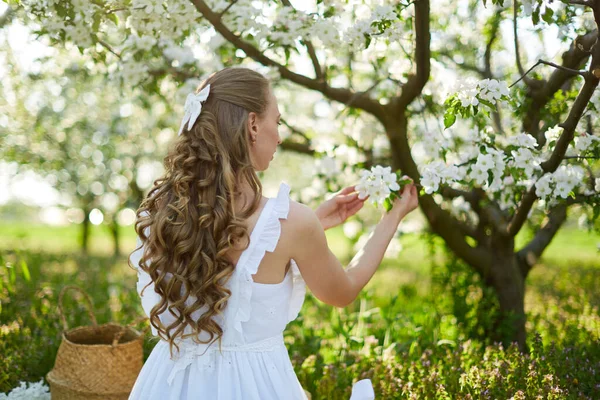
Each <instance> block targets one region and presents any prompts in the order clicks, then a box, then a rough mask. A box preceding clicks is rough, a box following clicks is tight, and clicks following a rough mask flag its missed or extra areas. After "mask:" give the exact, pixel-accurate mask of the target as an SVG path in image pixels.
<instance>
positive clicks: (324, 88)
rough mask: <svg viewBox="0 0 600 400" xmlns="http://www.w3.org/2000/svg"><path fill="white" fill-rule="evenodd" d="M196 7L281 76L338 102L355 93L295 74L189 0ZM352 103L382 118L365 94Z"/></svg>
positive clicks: (196, 0)
mask: <svg viewBox="0 0 600 400" xmlns="http://www.w3.org/2000/svg"><path fill="white" fill-rule="evenodd" d="M190 1H191V2H192V4H194V6H195V7H196V9H197V10H198V11H199V12H200V13H201V14H202V15H203V16H204V18H206V19H207V20H208V22H210V23H211V25H212V26H213V27H214V28H215V30H216V31H217V32H219V33H220V34H221V36H223V37H224V38H225V39H226V40H227V41H229V42H230V43H231V44H233V45H234V46H235V47H236V48H238V49H241V50H243V51H244V52H245V53H246V55H248V57H250V58H252V59H253V60H255V61H257V62H259V63H261V64H262V65H264V66H268V67H275V68H277V70H278V71H279V74H280V75H281V77H282V78H284V79H287V80H290V81H292V82H294V83H296V84H298V85H301V86H304V87H306V88H308V89H312V90H316V91H318V92H321V93H323V95H325V96H326V97H327V98H329V99H331V100H335V101H338V102H340V103H347V102H348V101H349V100H350V99H351V98H352V96H354V95H355V94H356V93H354V92H353V91H351V90H349V89H346V88H334V87H331V86H329V85H327V84H326V83H325V82H324V81H319V80H316V79H312V78H309V77H307V76H304V75H301V74H297V73H295V72H293V71H291V70H289V69H288V68H287V67H286V66H285V65H282V64H280V63H278V62H276V61H275V60H272V59H271V58H269V57H267V56H266V55H265V54H264V53H263V52H261V51H260V50H259V49H258V48H256V47H254V46H253V45H252V44H250V43H248V42H246V41H244V40H243V39H242V38H241V37H239V36H237V35H235V34H234V33H233V32H232V31H231V30H229V28H227V27H226V26H225V25H224V24H223V22H222V21H221V19H220V18H219V15H218V14H216V13H214V12H213V11H212V10H211V9H210V7H208V5H207V4H206V2H205V1H203V0H190ZM353 105H354V107H356V108H360V109H363V110H365V111H367V112H369V113H371V114H373V115H374V116H375V117H376V118H378V119H380V120H381V119H383V118H384V109H383V106H382V105H381V104H379V102H378V101H376V100H374V99H372V98H371V97H369V96H368V95H366V94H364V93H363V94H359V95H358V96H357V97H356V98H355V99H354V101H353Z"/></svg>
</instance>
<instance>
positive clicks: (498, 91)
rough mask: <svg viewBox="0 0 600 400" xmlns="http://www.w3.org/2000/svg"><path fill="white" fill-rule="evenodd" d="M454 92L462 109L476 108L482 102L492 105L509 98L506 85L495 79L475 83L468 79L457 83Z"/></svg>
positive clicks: (473, 80)
mask: <svg viewBox="0 0 600 400" xmlns="http://www.w3.org/2000/svg"><path fill="white" fill-rule="evenodd" d="M455 92H456V96H457V98H458V100H460V103H461V105H462V106H463V107H469V106H478V105H479V103H480V101H482V100H483V101H487V102H489V103H493V102H494V101H498V100H505V99H507V98H508V96H509V91H508V86H506V83H505V82H500V81H498V80H496V79H483V80H481V81H476V80H475V79H473V78H468V79H465V80H464V81H460V82H459V83H458V85H457V87H456V90H455Z"/></svg>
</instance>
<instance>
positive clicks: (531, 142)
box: [508, 133, 537, 149]
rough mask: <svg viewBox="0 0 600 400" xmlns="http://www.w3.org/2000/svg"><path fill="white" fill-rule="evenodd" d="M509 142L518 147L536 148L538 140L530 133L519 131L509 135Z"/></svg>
mask: <svg viewBox="0 0 600 400" xmlns="http://www.w3.org/2000/svg"><path fill="white" fill-rule="evenodd" d="M508 144H512V145H514V146H518V147H526V148H528V149H535V148H536V145H537V141H536V140H535V138H534V137H533V136H531V135H530V134H528V133H519V134H518V135H515V136H511V137H509V138H508Z"/></svg>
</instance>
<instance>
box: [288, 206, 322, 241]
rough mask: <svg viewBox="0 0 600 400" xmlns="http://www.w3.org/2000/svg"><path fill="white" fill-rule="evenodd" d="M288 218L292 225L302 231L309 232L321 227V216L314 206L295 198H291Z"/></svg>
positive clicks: (296, 229)
mask: <svg viewBox="0 0 600 400" xmlns="http://www.w3.org/2000/svg"><path fill="white" fill-rule="evenodd" d="M287 220H288V223H289V225H290V227H291V228H293V229H294V230H295V231H297V232H300V233H307V232H310V231H313V230H314V229H320V228H321V223H320V222H319V218H318V217H317V214H315V212H314V211H313V210H312V208H310V207H309V206H307V205H306V204H302V203H298V202H297V201H294V200H290V210H289V212H288V218H287Z"/></svg>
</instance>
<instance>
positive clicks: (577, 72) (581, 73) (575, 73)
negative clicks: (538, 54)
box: [509, 60, 585, 89]
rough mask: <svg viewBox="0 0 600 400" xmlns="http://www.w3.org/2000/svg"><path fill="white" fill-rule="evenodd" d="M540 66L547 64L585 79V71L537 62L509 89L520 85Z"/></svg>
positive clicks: (542, 61)
mask: <svg viewBox="0 0 600 400" xmlns="http://www.w3.org/2000/svg"><path fill="white" fill-rule="evenodd" d="M540 64H545V65H550V66H551V67H554V68H556V69H560V70H561V71H565V72H568V73H570V74H573V75H580V76H583V77H584V78H585V71H580V70H578V69H572V68H567V67H563V66H562V65H558V64H554V63H551V62H549V61H544V60H538V62H536V63H535V64H534V65H533V66H532V67H531V68H529V69H528V70H527V72H525V73H524V74H523V75H522V76H521V77H520V78H519V79H517V80H516V81H515V82H514V83H513V84H512V85H510V86H509V89H510V88H511V87H513V86H515V85H516V84H517V83H519V82H520V81H521V79H523V78H524V77H525V76H526V75H527V74H528V73H530V72H531V70H532V69H534V68H535V67H537V66H538V65H540Z"/></svg>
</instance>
